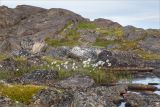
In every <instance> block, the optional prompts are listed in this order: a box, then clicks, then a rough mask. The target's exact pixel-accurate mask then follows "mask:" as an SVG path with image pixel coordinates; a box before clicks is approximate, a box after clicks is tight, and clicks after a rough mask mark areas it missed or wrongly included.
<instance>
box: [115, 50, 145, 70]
mask: <svg viewBox="0 0 160 107" xmlns="http://www.w3.org/2000/svg"><path fill="white" fill-rule="evenodd" d="M113 57H114V58H115V59H116V60H117V62H116V64H115V66H117V67H144V63H143V61H142V59H141V58H140V57H139V56H138V55H136V54H134V53H133V52H129V51H118V50H116V51H114V52H113Z"/></svg>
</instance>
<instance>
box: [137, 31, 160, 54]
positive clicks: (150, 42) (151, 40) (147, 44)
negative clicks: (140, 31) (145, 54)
mask: <svg viewBox="0 0 160 107" xmlns="http://www.w3.org/2000/svg"><path fill="white" fill-rule="evenodd" d="M159 35H160V33H159ZM139 44H140V47H141V48H143V49H144V50H145V51H151V52H154V53H160V45H159V44H160V36H157V35H156V36H147V37H145V39H144V40H143V41H140V43H139Z"/></svg>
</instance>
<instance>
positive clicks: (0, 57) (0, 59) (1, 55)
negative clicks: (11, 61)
mask: <svg viewBox="0 0 160 107" xmlns="http://www.w3.org/2000/svg"><path fill="white" fill-rule="evenodd" d="M6 58H8V55H6V54H0V61H2V60H4V59H6Z"/></svg>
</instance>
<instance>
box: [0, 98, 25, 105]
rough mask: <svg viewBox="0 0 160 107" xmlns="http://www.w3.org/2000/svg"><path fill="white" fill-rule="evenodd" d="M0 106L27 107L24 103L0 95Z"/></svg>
mask: <svg viewBox="0 0 160 107" xmlns="http://www.w3.org/2000/svg"><path fill="white" fill-rule="evenodd" d="M0 107H27V106H26V105H24V104H22V103H19V102H18V101H13V100H11V99H10V98H7V97H4V96H1V95H0Z"/></svg>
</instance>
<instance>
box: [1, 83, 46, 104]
mask: <svg viewBox="0 0 160 107" xmlns="http://www.w3.org/2000/svg"><path fill="white" fill-rule="evenodd" d="M44 88H46V87H44V86H35V85H8V84H2V83H1V84H0V94H1V95H3V96H6V97H9V98H11V99H12V100H15V101H19V102H21V103H25V104H29V102H30V100H31V99H32V97H33V95H35V94H36V93H37V92H38V91H40V90H42V89H44Z"/></svg>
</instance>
